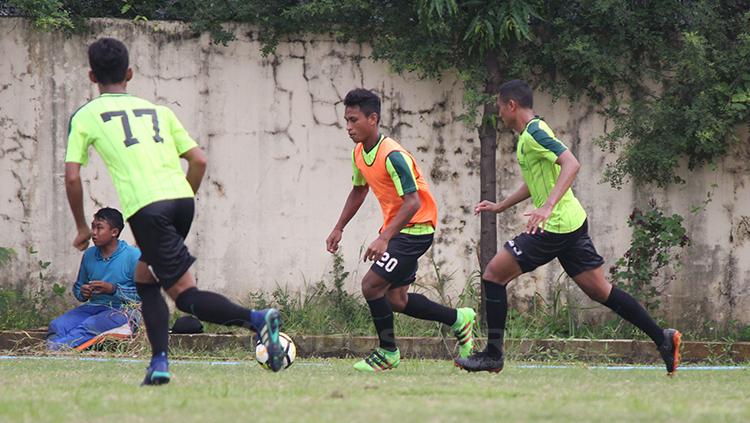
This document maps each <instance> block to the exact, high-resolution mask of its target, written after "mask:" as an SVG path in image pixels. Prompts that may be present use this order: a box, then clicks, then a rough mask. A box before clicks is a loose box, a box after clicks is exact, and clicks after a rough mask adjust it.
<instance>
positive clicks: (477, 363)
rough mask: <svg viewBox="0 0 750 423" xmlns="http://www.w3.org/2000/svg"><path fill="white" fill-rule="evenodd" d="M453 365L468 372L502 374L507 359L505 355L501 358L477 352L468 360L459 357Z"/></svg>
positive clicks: (467, 358)
mask: <svg viewBox="0 0 750 423" xmlns="http://www.w3.org/2000/svg"><path fill="white" fill-rule="evenodd" d="M453 364H455V365H456V367H459V368H461V369H464V370H466V371H467V372H491V373H500V371H501V370H503V365H504V364H505V358H504V357H503V354H500V355H499V356H496V355H491V354H489V353H488V352H487V350H485V351H479V352H475V353H474V354H472V355H470V356H468V357H466V358H460V357H459V358H457V359H455V360H454V361H453Z"/></svg>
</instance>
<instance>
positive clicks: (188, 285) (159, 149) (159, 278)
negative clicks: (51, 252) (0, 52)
mask: <svg viewBox="0 0 750 423" xmlns="http://www.w3.org/2000/svg"><path fill="white" fill-rule="evenodd" d="M88 55H89V64H90V65H91V70H90V71H89V79H90V80H91V82H93V83H95V84H97V86H98V87H99V92H100V96H99V97H97V98H95V99H93V100H91V101H89V102H88V103H86V104H85V105H83V106H82V107H80V108H79V109H78V110H77V111H76V112H75V113H74V114H73V116H72V117H71V119H70V125H69V129H68V150H67V153H66V156H65V186H66V191H67V194H68V202H69V204H70V208H71V210H72V212H73V217H74V219H75V222H76V226H77V228H78V234H77V235H76V237H75V239H74V241H73V245H74V246H75V247H76V248H78V249H81V250H83V249H85V248H86V247H87V246H88V243H89V238H91V232H90V230H89V228H88V225H87V224H86V220H85V218H84V211H83V187H82V185H81V176H80V170H81V166H82V165H86V164H87V163H88V150H89V147H94V149H95V150H96V151H97V152H98V153H99V155H100V156H101V157H102V159H103V160H104V163H105V164H106V165H107V170H108V171H109V174H110V176H111V177H112V181H113V182H114V185H115V188H116V190H117V195H118V196H119V198H120V203H121V206H122V209H123V215H124V217H125V219H126V220H127V221H128V223H129V224H130V228H131V230H132V231H133V235H134V236H135V239H136V242H137V244H138V247H139V248H140V249H141V258H140V261H139V262H138V264H137V266H136V269H135V275H134V279H135V286H136V289H137V291H138V295H139V296H140V297H141V311H142V314H143V321H144V323H145V325H146V332H148V339H149V342H150V343H151V350H152V354H153V355H152V358H151V363H150V364H149V367H148V369H147V370H146V377H145V379H144V380H143V384H144V385H161V384H164V383H168V382H169V380H170V377H171V375H170V373H169V367H168V360H167V349H168V342H169V328H168V324H169V309H168V308H167V304H166V303H165V302H164V298H163V297H162V296H161V292H160V290H161V289H164V290H165V291H166V293H167V295H169V296H170V297H171V298H172V299H173V300H174V302H175V305H177V308H178V309H180V310H182V311H184V312H185V313H190V314H193V315H195V316H196V317H198V318H199V319H201V320H205V321H207V322H212V323H218V324H223V325H231V326H242V327H246V328H248V329H251V330H254V331H256V332H257V333H258V336H259V338H260V339H261V341H262V342H263V343H264V344H265V345H266V349H267V350H268V352H269V365H270V367H271V369H272V370H274V371H279V370H280V369H281V367H282V365H283V360H284V353H283V350H282V348H281V343H280V342H279V329H280V325H281V317H280V315H279V312H278V310H275V309H266V310H249V309H246V308H244V307H240V306H238V305H236V304H234V303H232V302H231V301H229V300H228V299H227V298H225V297H223V296H221V295H219V294H216V293H213V292H209V291H202V290H199V289H198V288H197V287H196V284H195V279H194V278H193V276H192V274H191V272H190V270H189V269H190V266H191V265H192V264H193V262H194V261H195V257H193V256H191V255H190V253H189V251H188V249H187V247H186V246H185V238H186V237H187V235H188V232H189V231H190V226H191V224H192V221H193V212H194V207H195V204H194V201H193V196H194V193H195V192H196V191H198V187H199V186H200V183H201V180H202V179H203V175H204V173H205V170H206V163H207V159H206V156H205V154H204V153H203V151H202V150H201V149H200V147H198V144H196V142H195V141H194V140H193V139H192V138H191V137H190V135H189V134H188V133H187V131H186V130H185V128H183V127H182V125H181V124H180V121H179V120H178V119H177V117H175V115H174V113H173V112H172V110H170V109H169V108H167V107H164V106H159V105H156V104H153V103H151V102H150V101H147V100H144V99H141V98H138V97H135V96H133V95H130V94H128V93H127V91H126V88H127V83H128V81H130V79H131V78H132V77H133V71H132V69H131V68H130V67H129V59H128V50H127V48H126V47H125V45H124V44H123V43H122V42H120V41H118V40H115V39H113V38H101V39H99V40H97V41H96V42H94V43H93V44H91V45H90V46H89V50H88ZM182 159H184V160H186V161H187V163H188V170H187V175H186V174H185V173H184V172H183V170H182V167H181V166H180V161H181V160H182ZM149 266H150V267H151V270H153V275H152V273H151V271H149ZM154 275H155V276H154Z"/></svg>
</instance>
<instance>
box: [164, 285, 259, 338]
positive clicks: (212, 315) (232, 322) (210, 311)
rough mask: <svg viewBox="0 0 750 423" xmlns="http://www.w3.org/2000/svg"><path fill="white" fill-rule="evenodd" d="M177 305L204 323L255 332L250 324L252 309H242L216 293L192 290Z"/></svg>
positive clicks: (184, 292)
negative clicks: (242, 328)
mask: <svg viewBox="0 0 750 423" xmlns="http://www.w3.org/2000/svg"><path fill="white" fill-rule="evenodd" d="M175 304H176V305H177V308H178V309H180V310H181V311H184V312H185V313H190V314H192V315H194V316H195V317H197V318H198V319H200V320H203V321H204V322H211V323H218V324H220V325H225V326H242V327H245V328H248V329H253V330H255V328H254V326H253V324H252V323H251V322H250V318H251V310H250V309H247V308H244V307H240V306H238V305H237V304H235V303H233V302H231V301H229V299H227V297H225V296H223V295H220V294H217V293H215V292H210V291H201V290H199V289H198V288H190V289H188V290H186V291H183V292H182V294H180V296H179V297H177V300H175Z"/></svg>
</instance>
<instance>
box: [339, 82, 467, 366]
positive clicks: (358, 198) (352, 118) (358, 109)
mask: <svg viewBox="0 0 750 423" xmlns="http://www.w3.org/2000/svg"><path fill="white" fill-rule="evenodd" d="M344 105H345V106H346V108H345V111H344V119H345V120H346V130H347V132H348V133H349V137H350V138H351V139H352V141H354V143H355V146H354V150H353V152H352V170H353V172H354V176H353V178H352V182H353V187H352V190H351V192H350V193H349V197H348V198H347V199H346V203H345V204H344V209H343V211H342V212H341V216H340V217H339V220H338V222H336V225H335V226H334V228H333V231H332V232H331V234H330V235H329V236H328V239H326V248H327V250H328V251H329V252H330V253H335V252H336V251H337V250H338V247H339V242H340V241H341V236H342V234H343V231H344V227H345V226H346V224H347V223H349V220H351V218H352V217H354V215H355V214H356V213H357V211H358V210H359V208H360V206H361V205H362V203H363V202H364V200H365V197H366V196H367V193H368V191H369V190H370V188H372V190H373V192H374V193H375V197H377V199H378V202H379V203H380V207H381V209H382V212H383V220H384V222H383V226H382V227H381V228H380V235H379V236H378V237H377V238H376V239H375V240H374V241H373V242H372V243H371V244H370V246H369V247H368V248H367V251H365V255H364V260H365V261H367V260H372V261H373V262H374V263H373V265H372V267H371V268H370V270H369V271H368V272H367V274H365V276H364V278H363V279H362V294H363V295H364V297H365V300H367V305H368V306H369V308H370V313H371V314H372V320H373V323H375V329H376V330H377V334H378V340H379V347H378V348H377V349H375V350H374V351H373V352H372V353H371V354H370V355H369V356H368V357H367V358H365V359H364V360H361V361H359V362H357V363H355V364H354V368H355V369H357V370H359V371H362V372H380V371H383V370H389V369H394V368H396V367H397V366H398V365H399V363H400V361H401V354H400V353H399V350H398V348H397V347H396V340H395V337H394V333H393V311H394V310H395V311H398V312H400V313H404V314H406V315H408V316H412V317H416V318H418V319H424V320H432V321H436V322H441V323H444V324H446V325H448V326H451V327H452V329H453V332H454V334H455V335H456V338H457V339H458V344H459V355H460V356H461V357H467V356H468V355H469V354H470V353H471V351H472V348H473V345H474V339H473V333H472V332H473V329H474V320H475V312H474V310H472V309H471V308H460V309H458V310H456V309H453V308H448V307H445V306H442V305H440V304H437V303H435V302H433V301H430V300H429V299H427V297H425V296H424V295H421V294H415V293H408V290H409V285H410V284H411V283H412V282H414V280H415V279H416V273H417V260H418V259H419V257H421V256H422V254H424V253H425V252H426V251H427V249H429V248H430V245H432V239H433V234H434V233H435V225H436V224H437V205H436V204H435V199H434V198H433V197H432V194H431V193H430V190H429V187H428V186H427V181H426V180H425V178H424V176H423V174H422V171H421V170H420V169H419V166H417V162H416V161H415V160H414V158H413V157H412V155H411V154H409V153H408V152H407V151H406V150H405V149H404V148H403V147H401V146H400V145H399V144H398V143H397V142H396V141H394V140H393V139H392V138H389V137H387V136H385V135H383V134H381V133H380V132H379V129H378V124H379V123H380V98H378V96H377V95H375V94H374V93H373V92H371V91H368V90H365V89H355V90H352V91H350V92H349V93H348V94H347V95H346V98H345V99H344Z"/></svg>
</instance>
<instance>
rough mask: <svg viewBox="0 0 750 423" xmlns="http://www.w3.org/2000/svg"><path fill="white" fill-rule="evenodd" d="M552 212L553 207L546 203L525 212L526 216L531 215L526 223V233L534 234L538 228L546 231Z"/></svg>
mask: <svg viewBox="0 0 750 423" xmlns="http://www.w3.org/2000/svg"><path fill="white" fill-rule="evenodd" d="M551 214H552V207H549V206H546V205H545V206H542V207H540V208H538V209H536V210H534V211H530V212H526V213H524V214H523V215H524V216H529V221H528V222H527V223H526V233H528V234H532V235H534V234H535V233H536V231H537V230H541V232H544V225H545V224H546V223H547V219H549V216H550V215H551Z"/></svg>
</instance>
